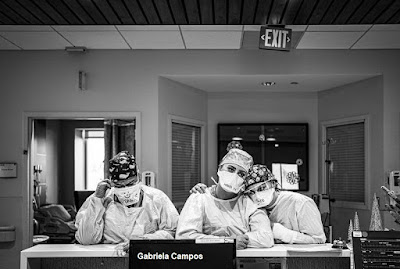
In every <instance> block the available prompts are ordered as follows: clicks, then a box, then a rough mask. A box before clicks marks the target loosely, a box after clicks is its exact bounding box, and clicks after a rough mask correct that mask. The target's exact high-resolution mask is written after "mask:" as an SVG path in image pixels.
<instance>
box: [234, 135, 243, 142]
mask: <svg viewBox="0 0 400 269" xmlns="http://www.w3.org/2000/svg"><path fill="white" fill-rule="evenodd" d="M232 140H233V141H241V140H243V138H241V137H238V136H234V137H232Z"/></svg>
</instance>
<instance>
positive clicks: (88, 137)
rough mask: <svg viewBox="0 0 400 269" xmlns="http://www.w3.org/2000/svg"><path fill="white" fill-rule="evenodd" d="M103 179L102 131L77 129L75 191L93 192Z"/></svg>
mask: <svg viewBox="0 0 400 269" xmlns="http://www.w3.org/2000/svg"><path fill="white" fill-rule="evenodd" d="M103 178H104V130H102V129H77V130H76V136H75V190H95V189H96V186H97V184H98V183H99V181H100V180H102V179H103Z"/></svg>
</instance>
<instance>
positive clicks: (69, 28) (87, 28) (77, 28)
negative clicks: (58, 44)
mask: <svg viewBox="0 0 400 269" xmlns="http://www.w3.org/2000/svg"><path fill="white" fill-rule="evenodd" d="M52 27H53V28H54V30H56V31H57V32H91V31H100V32H105V31H117V29H116V28H115V26H114V25H53V26H52Z"/></svg>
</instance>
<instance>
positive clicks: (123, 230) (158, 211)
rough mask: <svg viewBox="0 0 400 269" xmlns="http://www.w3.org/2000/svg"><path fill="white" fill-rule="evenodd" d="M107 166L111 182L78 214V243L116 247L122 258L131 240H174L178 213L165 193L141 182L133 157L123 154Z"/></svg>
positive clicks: (102, 185)
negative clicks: (105, 244) (113, 245)
mask: <svg viewBox="0 0 400 269" xmlns="http://www.w3.org/2000/svg"><path fill="white" fill-rule="evenodd" d="M109 163H110V168H109V172H110V178H108V179H105V180H102V181H100V182H99V183H98V185H97V188H96V191H95V193H94V194H92V195H91V196H89V197H88V198H87V199H86V201H85V202H84V204H83V205H82V207H81V208H80V209H79V211H78V213H77V216H76V222H75V226H76V228H77V229H78V230H77V232H76V234H75V238H76V239H77V241H78V242H79V243H81V244H83V245H91V244H98V243H108V244H119V245H118V246H117V254H118V255H124V254H125V253H126V251H127V248H128V243H129V240H131V239H140V238H143V239H174V238H175V232H176V226H177V223H178V217H179V214H178V211H177V210H176V208H175V206H174V205H173V203H172V202H171V200H170V199H169V198H168V196H167V195H166V194H165V193H163V192H162V191H161V190H158V189H155V188H152V187H149V186H146V185H144V184H142V183H141V182H140V180H139V177H138V169H137V166H136V161H135V157H134V156H133V155H131V154H129V152H127V151H122V152H120V153H118V154H117V155H116V156H114V157H113V158H112V159H111V160H110V161H109Z"/></svg>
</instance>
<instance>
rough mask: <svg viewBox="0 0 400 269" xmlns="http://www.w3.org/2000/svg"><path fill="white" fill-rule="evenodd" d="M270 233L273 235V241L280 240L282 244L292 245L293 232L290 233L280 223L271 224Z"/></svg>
mask: <svg viewBox="0 0 400 269" xmlns="http://www.w3.org/2000/svg"><path fill="white" fill-rule="evenodd" d="M272 225H273V226H272V233H273V234H274V238H275V239H279V240H281V241H282V242H283V243H287V244H292V243H293V240H294V236H295V234H296V232H295V231H292V230H290V229H288V228H286V227H285V226H283V225H282V224H280V223H273V224H272Z"/></svg>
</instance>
